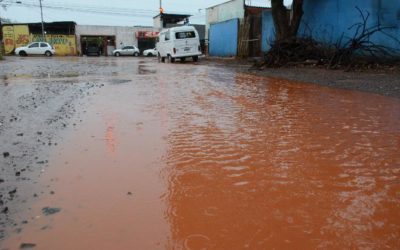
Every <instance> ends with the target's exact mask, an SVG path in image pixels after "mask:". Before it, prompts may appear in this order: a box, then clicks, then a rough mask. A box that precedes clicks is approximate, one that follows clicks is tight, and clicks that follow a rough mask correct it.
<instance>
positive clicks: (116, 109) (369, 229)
mask: <svg viewBox="0 0 400 250" xmlns="http://www.w3.org/2000/svg"><path fill="white" fill-rule="evenodd" d="M186 68H187V67H182V66H179V65H176V66H175V65H168V64H165V65H164V64H163V65H162V66H161V67H158V68H157V73H156V74H153V75H151V77H152V78H151V79H145V78H143V77H138V76H137V75H139V73H137V74H135V75H131V77H132V79H133V80H132V82H128V83H126V84H121V85H113V84H109V85H106V86H105V87H104V88H103V89H102V90H101V91H102V92H100V93H98V95H96V96H95V97H93V98H94V99H93V103H92V104H91V106H90V107H86V109H87V112H86V117H85V119H84V121H83V122H82V124H81V125H80V126H79V127H77V128H76V129H75V130H74V132H73V133H71V135H70V136H69V137H68V138H67V139H66V140H65V141H64V142H63V143H60V146H59V147H58V150H57V151H56V152H55V153H54V155H53V157H52V158H51V159H50V163H51V164H50V165H51V167H50V168H49V169H48V171H46V173H45V174H44V175H43V177H42V179H41V183H42V184H43V185H44V186H46V185H50V188H51V190H54V195H43V196H42V197H40V199H38V200H37V201H36V202H34V203H33V204H32V210H31V211H32V214H31V216H30V217H31V218H33V219H32V220H31V221H29V223H28V224H27V225H25V227H24V228H23V231H22V232H21V233H19V234H13V235H11V236H10V237H9V238H8V239H7V240H6V241H5V242H4V243H5V246H10V247H16V246H19V245H20V244H21V243H24V242H30V243H34V244H36V246H37V248H38V249H94V248H95V249H273V248H277V249H310V248H311V249H314V248H321V249H326V248H328V249H353V248H361V249H372V248H373V249H375V248H376V249H381V248H386V247H388V248H396V247H398V246H399V245H400V241H399V239H400V213H399V210H398V207H399V206H400V193H399V190H400V154H399V153H398V152H399V149H400V102H399V100H397V99H392V98H387V97H382V96H378V95H373V94H368V93H361V92H354V91H346V90H339V89H330V88H325V87H320V86H315V85H308V84H301V83H295V82H289V81H284V80H278V79H267V78H263V77H256V76H251V75H247V74H242V73H236V72H234V71H228V70H224V68H218V72H216V69H215V68H213V67H206V66H196V68H195V69H190V71H188V70H187V69H186ZM149 77H150V76H149ZM44 207H57V208H61V210H60V211H59V212H58V213H56V214H54V215H52V216H51V217H43V216H40V213H41V210H42V209H43V208H44ZM43 228H44V229H43Z"/></svg>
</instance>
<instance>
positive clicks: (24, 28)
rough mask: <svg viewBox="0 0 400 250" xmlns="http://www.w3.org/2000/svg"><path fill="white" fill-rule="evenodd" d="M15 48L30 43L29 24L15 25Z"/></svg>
mask: <svg viewBox="0 0 400 250" xmlns="http://www.w3.org/2000/svg"><path fill="white" fill-rule="evenodd" d="M14 41H15V42H14V43H15V48H18V47H22V46H25V45H27V44H28V43H29V28H28V25H14Z"/></svg>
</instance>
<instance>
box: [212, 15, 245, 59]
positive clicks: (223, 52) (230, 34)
mask: <svg viewBox="0 0 400 250" xmlns="http://www.w3.org/2000/svg"><path fill="white" fill-rule="evenodd" d="M238 30H239V19H231V20H228V21H225V22H220V23H215V24H211V26H210V33H209V34H210V36H209V54H210V55H211V56H221V57H229V56H236V55H237V48H238Z"/></svg>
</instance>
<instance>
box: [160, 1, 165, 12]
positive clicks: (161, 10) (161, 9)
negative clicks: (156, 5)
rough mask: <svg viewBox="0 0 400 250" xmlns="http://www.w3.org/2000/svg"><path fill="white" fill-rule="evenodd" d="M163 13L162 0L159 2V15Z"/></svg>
mask: <svg viewBox="0 0 400 250" xmlns="http://www.w3.org/2000/svg"><path fill="white" fill-rule="evenodd" d="M162 13H164V9H163V8H162V0H160V14H162Z"/></svg>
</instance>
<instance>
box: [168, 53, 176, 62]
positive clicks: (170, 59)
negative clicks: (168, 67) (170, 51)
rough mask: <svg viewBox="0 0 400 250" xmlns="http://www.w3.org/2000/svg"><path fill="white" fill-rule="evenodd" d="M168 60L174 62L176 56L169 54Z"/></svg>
mask: <svg viewBox="0 0 400 250" xmlns="http://www.w3.org/2000/svg"><path fill="white" fill-rule="evenodd" d="M168 62H169V63H174V62H175V58H173V57H172V56H171V55H168Z"/></svg>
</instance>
